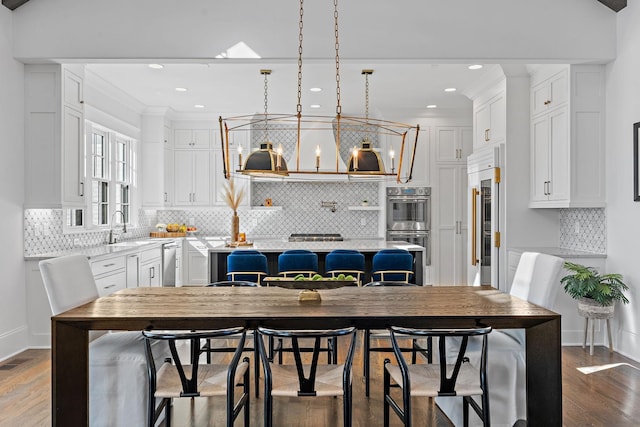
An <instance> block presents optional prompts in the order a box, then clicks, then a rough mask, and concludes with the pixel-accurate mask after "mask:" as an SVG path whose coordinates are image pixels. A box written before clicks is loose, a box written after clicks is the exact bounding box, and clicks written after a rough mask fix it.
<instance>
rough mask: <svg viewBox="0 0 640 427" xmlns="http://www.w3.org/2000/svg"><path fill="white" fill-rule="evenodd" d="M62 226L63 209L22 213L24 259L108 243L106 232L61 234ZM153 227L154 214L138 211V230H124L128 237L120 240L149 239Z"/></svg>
mask: <svg viewBox="0 0 640 427" xmlns="http://www.w3.org/2000/svg"><path fill="white" fill-rule="evenodd" d="M63 223H64V219H63V211H62V209H25V211H24V255H25V256H32V255H38V254H46V253H52V252H60V251H66V250H70V249H74V248H84V247H91V246H98V245H102V244H104V243H106V242H107V239H108V235H109V229H101V230H96V231H85V230H79V231H77V232H73V231H69V232H66V233H64V232H63ZM155 224H156V212H155V211H144V210H140V211H139V212H138V226H137V227H127V234H126V236H125V237H123V239H126V240H130V239H139V238H142V237H145V236H149V231H150V230H152V228H151V227H152V226H153V225H155ZM118 230H119V229H118Z"/></svg>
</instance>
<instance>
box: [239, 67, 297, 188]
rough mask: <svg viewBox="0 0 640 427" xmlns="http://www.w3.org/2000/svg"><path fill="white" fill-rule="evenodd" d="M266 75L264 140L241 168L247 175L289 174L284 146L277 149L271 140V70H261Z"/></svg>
mask: <svg viewBox="0 0 640 427" xmlns="http://www.w3.org/2000/svg"><path fill="white" fill-rule="evenodd" d="M260 74H262V75H263V76H264V141H263V142H262V143H261V144H260V149H259V150H257V151H254V152H252V153H251V154H249V156H247V160H246V162H245V164H244V165H243V166H240V170H241V172H242V173H243V174H245V175H261V176H262V175H266V174H268V175H276V176H287V175H289V172H288V170H287V161H286V160H285V159H284V157H283V156H282V147H281V146H280V147H278V150H277V151H274V149H273V143H272V142H271V141H270V140H269V112H268V106H269V80H268V76H269V75H270V74H271V70H260Z"/></svg>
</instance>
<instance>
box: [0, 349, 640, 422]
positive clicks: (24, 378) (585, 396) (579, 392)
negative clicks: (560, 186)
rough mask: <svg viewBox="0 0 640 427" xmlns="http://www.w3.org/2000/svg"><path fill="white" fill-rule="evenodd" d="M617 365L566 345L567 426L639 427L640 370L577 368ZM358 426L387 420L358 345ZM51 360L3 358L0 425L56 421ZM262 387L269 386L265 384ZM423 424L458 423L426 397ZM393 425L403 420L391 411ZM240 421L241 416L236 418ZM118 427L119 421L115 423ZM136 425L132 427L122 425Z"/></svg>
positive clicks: (310, 403)
mask: <svg viewBox="0 0 640 427" xmlns="http://www.w3.org/2000/svg"><path fill="white" fill-rule="evenodd" d="M386 356H387V355H384V354H374V355H373V356H372V366H377V367H378V368H379V367H380V366H381V365H382V361H383V359H384V358H385V357H386ZM611 363H629V364H631V365H633V366H638V365H640V364H638V363H635V362H633V361H631V360H629V359H627V358H625V357H623V356H621V355H619V354H617V353H613V354H610V353H609V352H608V349H607V348H606V347H596V348H595V353H594V355H593V356H589V350H588V348H587V349H584V350H583V349H582V348H581V347H563V350H562V364H563V366H562V369H563V381H562V384H563V419H564V425H565V426H568V427H583V426H607V427H614V426H615V427H624V426H637V425H638V421H637V420H638V419H640V396H639V394H638V392H639V391H640V371H639V370H637V369H635V368H633V367H629V366H624V365H623V366H619V367H615V368H612V369H606V370H602V371H599V372H595V373H591V374H588V375H587V374H584V373H582V372H580V371H578V370H577V369H576V368H578V367H590V366H597V365H604V364H611ZM354 364H355V366H354V390H353V391H354V393H353V394H354V396H353V425H354V426H362V427H365V426H377V425H382V398H381V389H382V381H381V373H380V369H375V368H374V369H373V370H372V373H373V374H374V375H373V376H372V384H371V390H372V395H371V397H370V398H369V399H366V398H365V397H364V382H363V381H362V354H361V347H359V348H358V352H357V353H356V359H355V362H354ZM50 389H51V362H50V352H49V351H48V350H27V351H25V352H23V353H21V354H19V355H17V356H15V357H13V358H11V359H9V360H6V361H4V362H2V363H0V426H1V427H16V426H24V427H31V426H33V427H36V426H37V427H40V426H48V425H50V424H51V423H50V412H51V401H50ZM261 391H262V390H261ZM414 408H415V412H414V422H415V424H416V425H421V426H424V425H428V426H436V427H445V426H450V425H451V424H450V423H449V421H448V420H447V419H446V417H445V416H444V415H442V414H441V413H440V412H439V411H438V410H437V409H436V408H434V406H433V405H426V404H425V403H424V400H421V401H419V402H417V403H416V404H415V405H414ZM223 410H224V408H223V406H222V405H221V404H220V402H219V401H215V400H213V399H212V400H211V401H208V400H206V399H195V400H193V402H192V401H191V399H177V400H176V403H175V404H174V414H173V417H172V418H173V425H174V426H176V427H187V426H221V425H223V424H224V419H223V417H222V416H221V414H222V413H223V412H222V411H223ZM391 418H392V423H391V425H392V426H399V425H400V423H399V422H398V420H397V419H394V416H393V415H392V417H391ZM251 420H252V421H251V425H255V426H261V425H262V399H255V397H254V396H252V400H251ZM274 423H275V425H278V426H308V427H312V426H313V427H319V426H339V425H342V400H341V399H334V398H324V399H323V398H315V399H293V398H292V399H275V400H274ZM236 425H241V420H238V421H237V422H236ZM115 427H119V426H115ZM123 427H129V426H123Z"/></svg>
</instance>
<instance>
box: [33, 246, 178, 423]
mask: <svg viewBox="0 0 640 427" xmlns="http://www.w3.org/2000/svg"><path fill="white" fill-rule="evenodd" d="M39 266H40V273H41V275H42V280H43V282H44V287H45V290H46V292H47V297H48V298H49V305H50V306H51V312H52V314H53V315H57V314H60V313H62V312H65V311H67V310H69V309H72V308H74V307H78V306H80V305H82V304H86V303H88V302H90V301H93V300H95V299H97V298H98V288H97V287H96V283H95V280H94V278H93V273H92V271H91V266H90V265H89V261H88V259H87V257H86V256H84V255H69V256H63V257H58V258H52V259H47V260H42V261H40V263H39ZM92 332H93V331H92ZM95 332H96V333H90V335H89V341H90V342H89V416H90V423H89V425H90V426H91V427H99V426H105V427H112V426H127V425H130V426H143V425H145V424H146V419H147V409H146V408H147V403H146V402H147V393H148V387H147V362H146V356H145V347H144V339H143V336H142V332H133V331H132V332H114V333H111V332H106V333H105V332H103V331H95ZM155 345H156V346H157V349H156V352H155V354H157V360H156V362H157V366H161V365H162V361H163V360H164V359H165V358H167V357H171V354H170V352H169V349H168V346H167V345H166V343H163V342H158V343H155ZM162 347H165V348H162ZM78 369H80V367H78Z"/></svg>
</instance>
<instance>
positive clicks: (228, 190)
mask: <svg viewBox="0 0 640 427" xmlns="http://www.w3.org/2000/svg"><path fill="white" fill-rule="evenodd" d="M223 192H224V200H225V202H226V203H227V205H228V206H229V207H230V208H231V209H233V216H232V217H231V242H237V241H238V234H239V233H240V217H239V216H238V206H240V203H241V202H242V199H243V198H244V188H243V189H240V191H237V189H236V186H235V183H234V182H233V179H230V180H229V181H228V182H226V183H225V184H224V190H223Z"/></svg>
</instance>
